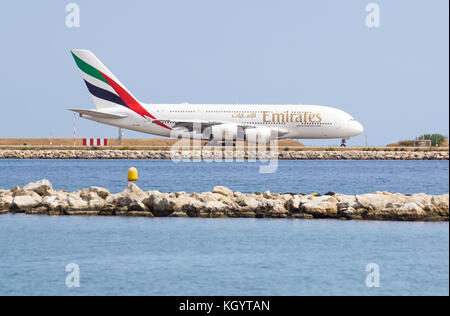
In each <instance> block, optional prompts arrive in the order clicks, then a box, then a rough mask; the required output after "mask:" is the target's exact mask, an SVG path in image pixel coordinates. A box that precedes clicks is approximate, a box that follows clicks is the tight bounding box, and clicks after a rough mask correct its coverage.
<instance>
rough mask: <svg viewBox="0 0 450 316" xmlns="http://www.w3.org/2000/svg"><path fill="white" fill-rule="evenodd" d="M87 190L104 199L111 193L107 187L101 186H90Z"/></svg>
mask: <svg viewBox="0 0 450 316" xmlns="http://www.w3.org/2000/svg"><path fill="white" fill-rule="evenodd" d="M89 191H90V192H94V193H97V195H98V196H99V197H101V198H102V199H106V198H107V197H108V196H109V195H110V194H111V193H110V192H109V190H108V189H105V188H101V187H90V188H89Z"/></svg>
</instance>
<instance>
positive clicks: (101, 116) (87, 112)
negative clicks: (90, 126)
mask: <svg viewBox="0 0 450 316" xmlns="http://www.w3.org/2000/svg"><path fill="white" fill-rule="evenodd" d="M69 111H72V112H76V113H79V114H80V115H89V116H92V117H96V118H99V119H121V118H126V117H127V115H125V114H112V113H106V112H101V111H97V110H77V109H69Z"/></svg>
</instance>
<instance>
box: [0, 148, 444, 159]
mask: <svg viewBox="0 0 450 316" xmlns="http://www.w3.org/2000/svg"><path fill="white" fill-rule="evenodd" d="M277 156H278V159H280V160H448V159H449V152H448V151H364V150H360V151H355V150H354V151H307V150H304V151H280V152H279V153H278V154H272V155H270V153H269V152H265V153H264V152H263V153H252V152H234V153H232V152H223V153H221V152H217V153H215V152H213V151H212V150H204V151H185V152H182V153H178V154H177V155H175V156H174V155H173V154H172V153H171V152H170V151H157V150H57V149H54V150H0V159H149V160H151V159H154V160H159V159H171V158H172V157H175V158H181V159H222V158H235V159H268V158H270V157H272V158H276V157H277Z"/></svg>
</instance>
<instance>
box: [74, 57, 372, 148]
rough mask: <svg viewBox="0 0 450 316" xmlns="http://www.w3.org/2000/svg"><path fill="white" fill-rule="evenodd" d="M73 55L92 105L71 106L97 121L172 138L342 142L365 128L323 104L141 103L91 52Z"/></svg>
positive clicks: (344, 113)
mask: <svg viewBox="0 0 450 316" xmlns="http://www.w3.org/2000/svg"><path fill="white" fill-rule="evenodd" d="M72 56H73V58H74V59H75V62H76V64H77V66H78V67H79V69H80V71H81V74H82V76H83V79H84V82H85V83H86V86H87V88H88V90H89V92H90V93H91V95H92V98H93V99H94V104H95V106H96V108H95V109H70V110H71V111H73V112H77V113H79V114H80V116H81V117H83V118H85V119H88V120H92V121H96V122H99V123H102V124H107V125H111V126H116V127H120V128H124V129H128V130H133V131H138V132H143V133H147V134H153V135H158V136H165V137H171V138H181V137H187V138H195V139H202V140H211V141H223V140H224V139H229V138H230V137H231V138H232V139H234V140H245V141H250V142H262V143H269V142H270V141H271V140H273V139H274V138H276V139H289V138H291V139H342V145H345V141H346V140H348V139H349V138H351V137H354V136H358V135H360V134H361V133H362V132H363V130H364V129H363V126H362V125H361V124H360V123H359V122H358V121H357V120H355V119H354V118H353V117H352V116H351V115H350V114H348V113H346V112H344V111H342V110H340V109H337V108H333V107H329V106H322V105H285V104H278V105H267V104H188V103H181V104H148V103H143V102H140V101H138V100H137V99H136V98H135V97H134V96H133V95H132V94H131V93H130V92H129V91H128V90H127V89H126V88H125V86H124V85H123V84H122V83H120V81H119V80H118V79H117V78H116V77H115V76H114V75H113V74H112V72H111V71H109V69H108V68H106V66H105V65H103V63H102V62H101V61H100V60H99V59H98V58H97V57H96V56H95V55H94V54H93V53H92V52H91V51H89V50H80V49H74V50H72ZM227 137H228V138H227Z"/></svg>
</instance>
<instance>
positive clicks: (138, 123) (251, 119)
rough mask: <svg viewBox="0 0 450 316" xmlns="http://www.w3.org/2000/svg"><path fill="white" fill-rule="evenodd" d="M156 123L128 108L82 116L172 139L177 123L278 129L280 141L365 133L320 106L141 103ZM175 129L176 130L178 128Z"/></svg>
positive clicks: (344, 115) (335, 111) (350, 120)
mask: <svg viewBox="0 0 450 316" xmlns="http://www.w3.org/2000/svg"><path fill="white" fill-rule="evenodd" d="M142 106H143V107H144V108H145V109H146V110H147V111H148V112H149V113H151V114H152V115H153V116H154V117H155V118H156V120H157V121H160V122H162V123H164V125H167V126H168V127H170V129H168V128H165V127H162V126H160V125H158V124H155V123H154V121H155V120H153V119H150V118H144V117H142V116H141V115H139V114H137V113H135V112H134V111H132V110H130V109H129V108H126V107H112V108H110V109H109V108H104V109H102V112H103V113H110V114H117V115H126V117H124V118H119V119H117V118H116V119H105V118H98V117H92V116H89V115H86V114H82V117H84V118H86V119H90V120H94V121H97V122H100V123H103V124H108V125H112V126H117V127H121V128H125V129H129V130H134V131H139V132H143V133H148V134H153V135H159V136H165V137H170V136H171V134H172V132H173V129H172V127H174V125H176V123H175V122H190V123H195V122H201V123H202V124H205V122H209V123H210V124H213V125H216V126H217V125H220V124H227V125H230V124H236V125H238V126H244V128H260V127H263V128H269V129H271V130H277V132H278V134H279V135H280V136H279V137H277V138H278V139H286V138H296V139H301V138H303V139H325V138H343V139H348V138H350V137H353V136H357V135H360V134H361V133H362V132H363V127H362V125H361V124H360V123H359V122H358V121H356V120H355V119H354V118H353V117H352V116H351V115H349V114H347V113H346V112H344V111H342V110H339V109H336V108H332V107H328V106H319V105H264V104H255V105H242V104H187V103H182V104H151V105H149V104H142ZM174 128H177V127H176V126H175V127H174Z"/></svg>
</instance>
